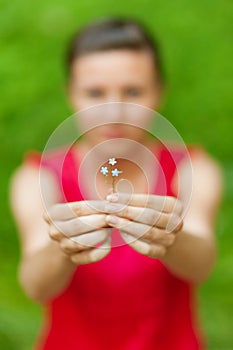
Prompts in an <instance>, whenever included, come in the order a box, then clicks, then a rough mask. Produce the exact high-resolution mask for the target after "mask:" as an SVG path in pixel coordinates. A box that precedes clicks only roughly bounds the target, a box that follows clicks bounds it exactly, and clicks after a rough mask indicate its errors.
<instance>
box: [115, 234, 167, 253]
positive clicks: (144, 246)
mask: <svg viewBox="0 0 233 350" xmlns="http://www.w3.org/2000/svg"><path fill="white" fill-rule="evenodd" d="M121 236H122V238H123V239H124V240H125V242H126V243H127V244H128V245H129V246H130V247H132V248H133V249H135V250H136V251H137V252H138V253H140V254H143V255H146V256H149V257H151V258H161V257H163V256H164V255H165V254H166V252H167V249H166V248H165V247H164V246H162V245H159V244H151V243H149V244H148V243H146V242H143V241H141V240H135V241H132V236H131V237H130V235H128V234H125V233H124V232H121Z"/></svg>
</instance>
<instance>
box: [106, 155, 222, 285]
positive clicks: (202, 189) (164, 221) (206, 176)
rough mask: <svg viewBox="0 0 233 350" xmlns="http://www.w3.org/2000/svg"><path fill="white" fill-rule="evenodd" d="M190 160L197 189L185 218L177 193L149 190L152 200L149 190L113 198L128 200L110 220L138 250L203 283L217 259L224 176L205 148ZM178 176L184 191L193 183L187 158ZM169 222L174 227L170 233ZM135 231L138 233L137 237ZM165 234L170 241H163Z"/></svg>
mask: <svg viewBox="0 0 233 350" xmlns="http://www.w3.org/2000/svg"><path fill="white" fill-rule="evenodd" d="M192 166H193V191H192V196H191V201H190V205H189V208H188V211H187V213H186V215H185V217H184V218H183V217H182V214H181V213H182V211H181V210H180V209H178V207H179V208H180V206H177V205H176V204H177V203H178V201H176V200H175V198H174V197H170V198H169V197H166V199H165V197H158V196H155V195H149V200H148V195H143V194H142V195H137V194H136V195H133V196H131V197H130V198H127V197H128V196H127V195H121V194H120V195H119V197H118V198H117V197H116V196H113V197H112V199H111V198H110V200H111V201H112V202H113V203H115V204H117V203H128V206H127V207H126V208H125V209H124V210H122V211H119V212H118V213H116V212H115V213H114V211H113V213H112V215H110V216H107V222H108V223H109V225H111V226H112V227H117V228H118V229H120V231H121V233H122V236H123V238H124V239H125V241H126V242H128V244H129V245H130V246H131V247H132V248H133V249H135V250H136V251H138V252H139V253H141V254H144V255H147V256H149V257H152V258H159V259H161V261H162V262H163V263H164V264H165V265H166V266H167V267H168V268H169V270H170V271H171V272H173V273H174V274H175V275H177V276H178V277H181V278H183V279H186V280H189V281H190V282H192V283H201V282H203V281H204V280H206V279H207V277H208V276H209V274H210V273H211V271H212V269H213V267H214V264H215V261H216V250H217V249H216V242H215V218H216V213H217V209H218V206H219V202H220V199H221V194H222V176H221V171H220V168H219V166H218V164H217V163H216V162H215V161H214V160H213V159H212V158H211V157H209V156H208V155H207V154H206V153H205V152H201V153H200V154H199V155H198V156H197V157H195V158H194V159H193V161H192ZM179 176H180V177H181V179H180V181H181V182H182V188H183V190H184V191H185V190H186V189H185V187H186V186H190V183H189V179H188V176H189V174H188V172H187V167H186V166H185V163H184V164H182V165H181V166H180V167H179ZM174 186H176V179H174ZM160 201H161V203H160ZM181 204H182V203H181ZM175 208H176V209H175ZM139 210H141V212H142V215H139ZM156 217H158V219H157V220H156V223H155V219H156ZM168 222H169V225H171V226H173V227H174V228H175V229H173V230H171V231H170V233H169V234H168V233H167V232H166V231H167V225H168ZM177 222H179V225H177ZM146 226H147V227H146ZM135 237H138V238H139V239H137V240H134V241H133V238H135ZM165 237H167V239H168V238H169V239H170V241H167V242H165V241H164V239H165Z"/></svg>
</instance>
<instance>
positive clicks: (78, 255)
mask: <svg viewBox="0 0 233 350" xmlns="http://www.w3.org/2000/svg"><path fill="white" fill-rule="evenodd" d="M104 206H105V202H104V201H79V202H72V203H61V204H54V205H52V206H51V207H50V208H49V210H48V211H47V212H45V213H44V220H45V221H46V222H47V223H48V224H49V236H50V238H51V239H52V240H54V241H57V242H58V244H59V246H60V249H61V250H62V251H63V252H64V253H65V254H66V255H67V256H68V257H69V258H70V260H71V261H72V262H73V263H74V264H77V265H79V264H89V263H92V262H96V261H99V260H101V259H103V258H104V257H105V256H107V255H108V254H109V252H110V250H111V249H110V247H111V238H110V234H111V230H112V229H111V228H110V227H109V226H108V225H107V223H106V214H105V213H104ZM97 244H98V246H97V247H95V246H96V245H97ZM100 244H101V245H100Z"/></svg>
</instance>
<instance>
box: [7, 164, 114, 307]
mask: <svg viewBox="0 0 233 350" xmlns="http://www.w3.org/2000/svg"><path fill="white" fill-rule="evenodd" d="M43 176H44V178H45V183H46V185H45V186H47V188H48V190H47V191H46V192H47V193H48V195H49V198H47V200H46V201H47V205H48V206H51V207H52V206H53V205H55V203H57V202H58V198H59V191H58V187H57V184H56V181H55V179H54V177H53V176H52V175H51V174H50V173H49V172H48V171H44V174H43ZM10 200H11V207H12V211H13V213H14V216H15V220H16V222H17V226H18V229H19V233H20V240H21V247H22V248H21V261H20V265H19V280H20V283H21V285H22V287H23V289H24V290H25V292H26V293H27V294H28V296H29V297H30V298H32V299H33V300H35V301H37V302H39V303H43V302H46V301H47V300H49V299H51V298H53V297H55V296H56V295H58V294H59V293H60V292H62V291H63V290H64V289H65V288H66V287H67V286H68V284H69V283H70V280H71V278H72V276H73V273H74V270H75V269H76V267H77V266H78V265H79V264H85V263H91V262H94V261H98V260H100V259H102V258H103V257H104V256H106V255H107V254H108V253H109V249H107V248H106V249H100V248H99V249H98V248H92V247H90V246H87V245H85V244H78V243H77V242H73V241H71V240H70V239H69V238H67V236H66V235H64V234H63V233H61V232H59V230H57V229H56V228H55V226H54V225H53V224H52V223H51V222H49V220H47V223H46V221H45V220H44V218H43V216H44V213H45V208H44V207H43V203H42V200H41V193H40V188H39V171H38V169H37V168H34V167H32V166H28V165H23V166H21V167H20V168H19V169H18V170H16V172H15V174H14V175H13V177H12V179H11V194H10ZM86 214H89V213H88V212H87V213H86ZM62 219H64V218H62ZM96 220H97V223H96V225H97V226H100V225H101V222H102V226H104V227H106V222H105V217H104V216H103V215H102V217H98V218H97V219H96V215H93V226H95V221H96ZM69 222H72V220H67V223H68V225H69ZM76 226H77V225H76ZM68 227H69V226H68ZM75 234H78V232H76V231H75ZM84 236H85V235H84V234H83V235H82V237H84ZM80 237H81V236H80ZM98 237H99V238H97V241H99V242H109V238H108V235H107V233H105V232H104V231H103V232H101V234H99V236H98Z"/></svg>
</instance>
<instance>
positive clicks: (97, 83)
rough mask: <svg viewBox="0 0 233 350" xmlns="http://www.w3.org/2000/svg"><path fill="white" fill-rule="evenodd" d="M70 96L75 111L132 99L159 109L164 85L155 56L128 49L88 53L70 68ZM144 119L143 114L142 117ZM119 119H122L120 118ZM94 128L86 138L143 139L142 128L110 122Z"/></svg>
mask: <svg viewBox="0 0 233 350" xmlns="http://www.w3.org/2000/svg"><path fill="white" fill-rule="evenodd" d="M69 97H70V101H71V104H72V106H73V108H74V110H75V111H79V110H82V109H85V108H88V107H91V106H93V105H97V104H102V103H108V102H130V103H135V104H139V105H143V106H146V107H149V108H151V109H155V110H156V109H157V108H158V106H159V101H160V97H161V86H160V84H159V79H158V78H157V72H156V69H155V66H154V62H153V58H152V55H151V54H150V53H148V52H145V51H134V50H129V49H122V50H111V51H104V52H95V53H90V54H86V55H84V56H82V57H79V58H77V59H76V60H75V61H74V62H73V65H72V68H71V78H70V82H69ZM142 118H143V117H142ZM118 122H120V120H118ZM123 122H124V121H123ZM103 130H105V131H106V126H105V129H104V127H103V128H102V130H101V128H97V129H95V130H94V129H93V130H92V131H90V132H89V133H88V134H87V135H86V137H87V138H89V139H90V137H91V141H92V143H93V144H97V143H99V142H101V141H104V140H105V139H107V138H110V137H114V135H115V137H127V138H130V139H133V140H135V141H138V142H141V141H142V138H143V137H145V133H143V131H142V130H140V129H138V128H134V127H126V126H125V127H124V126H122V127H120V126H119V127H118V126H116V125H109V126H108V127H107V132H104V133H103V132H102V131H103Z"/></svg>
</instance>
